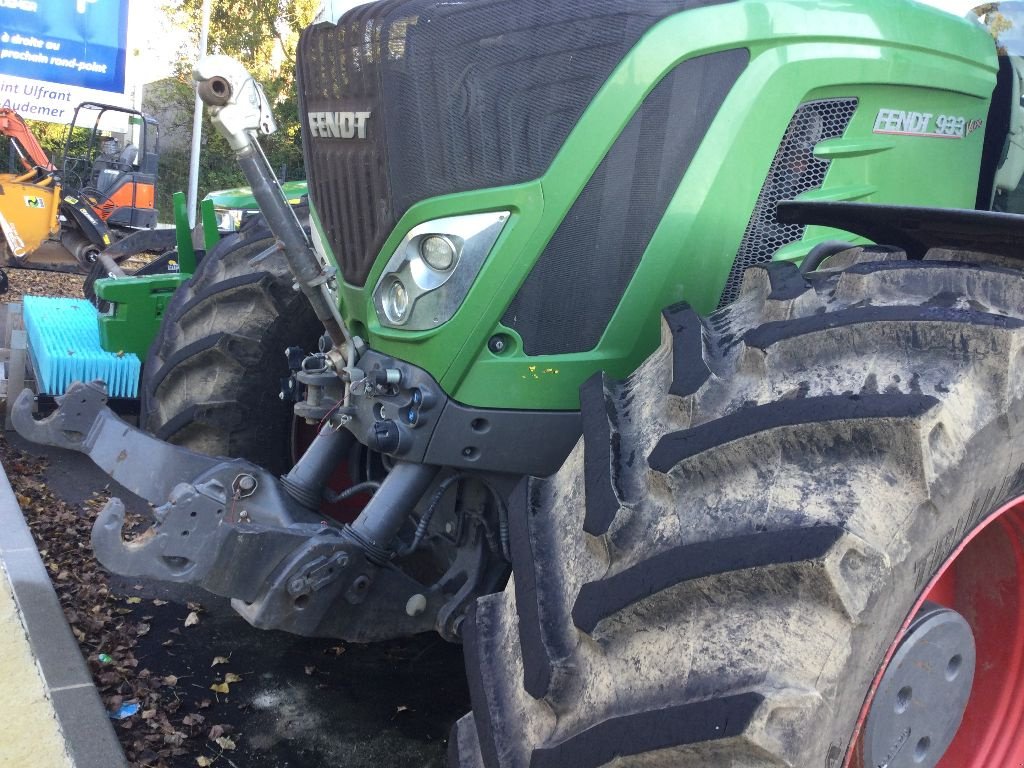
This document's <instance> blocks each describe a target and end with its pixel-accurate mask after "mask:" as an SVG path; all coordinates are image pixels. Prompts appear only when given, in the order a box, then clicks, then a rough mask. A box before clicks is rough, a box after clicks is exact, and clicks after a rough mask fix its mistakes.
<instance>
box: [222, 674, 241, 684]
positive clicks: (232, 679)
mask: <svg viewBox="0 0 1024 768" xmlns="http://www.w3.org/2000/svg"><path fill="white" fill-rule="evenodd" d="M224 682H225V683H240V682H242V678H241V676H239V675H236V674H235V673H234V672H228V673H227V674H226V675H224Z"/></svg>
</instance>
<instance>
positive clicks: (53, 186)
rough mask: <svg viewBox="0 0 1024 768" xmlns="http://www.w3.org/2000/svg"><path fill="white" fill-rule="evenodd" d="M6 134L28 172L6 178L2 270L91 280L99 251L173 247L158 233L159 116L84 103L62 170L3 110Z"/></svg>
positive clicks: (0, 207) (0, 201) (1, 126)
mask: <svg viewBox="0 0 1024 768" xmlns="http://www.w3.org/2000/svg"><path fill="white" fill-rule="evenodd" d="M76 129H84V130H76ZM84 131H88V133H87V134H85V135H83V134H84ZM0 135H2V136H6V137H8V138H9V139H10V145H11V148H12V150H11V151H12V154H13V155H14V156H15V157H16V159H17V162H18V163H19V164H20V165H21V166H22V170H23V172H21V173H0V192H2V194H0V230H2V233H3V238H2V240H0V264H3V265H6V266H9V267H21V268H27V269H43V270H50V271H57V272H78V273H83V274H84V273H88V272H89V270H90V269H91V268H92V265H93V263H94V262H95V261H96V255H97V254H98V253H99V252H101V251H104V250H106V249H108V248H109V247H111V246H112V245H114V244H115V243H118V244H119V245H122V243H121V241H124V240H127V238H129V237H130V238H131V239H132V240H131V243H124V244H123V245H126V246H128V247H120V248H119V249H118V251H119V254H121V256H120V257H121V258H124V257H125V255H130V254H131V253H138V252H142V251H151V250H155V251H159V250H163V249H165V245H166V246H168V247H169V246H170V245H172V244H173V240H172V236H171V235H170V234H167V233H165V232H164V231H163V230H155V227H156V223H157V213H156V181H157V165H158V162H159V125H158V123H157V121H156V120H155V119H153V118H152V117H150V116H148V115H144V114H143V113H141V112H139V111H137V110H134V109H127V108H124V107H117V106H113V105H109V104H98V103H94V102H84V103H82V104H80V105H79V106H78V107H77V108H76V109H75V114H74V117H73V119H72V123H71V125H70V126H69V128H68V134H67V138H66V140H65V142H64V151H63V157H62V158H61V160H60V163H59V165H54V163H53V162H52V161H51V160H50V158H48V157H47V156H46V152H45V151H44V150H43V148H42V146H41V145H40V143H39V141H38V139H37V138H36V137H35V135H34V134H33V133H32V130H31V129H30V128H29V127H28V125H27V124H26V123H25V121H24V120H23V119H22V118H21V116H20V115H18V114H17V113H15V112H13V111H12V110H9V109H3V110H0ZM164 241H167V242H166V243H165V242H164Z"/></svg>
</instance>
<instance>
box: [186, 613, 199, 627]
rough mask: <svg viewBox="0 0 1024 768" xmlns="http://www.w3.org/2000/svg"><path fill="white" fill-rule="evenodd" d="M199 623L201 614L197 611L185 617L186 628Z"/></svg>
mask: <svg viewBox="0 0 1024 768" xmlns="http://www.w3.org/2000/svg"><path fill="white" fill-rule="evenodd" d="M198 623H199V614H198V613H196V612H195V611H192V613H190V614H189V615H188V616H186V617H185V626H186V627H191V626H193V625H195V624H198Z"/></svg>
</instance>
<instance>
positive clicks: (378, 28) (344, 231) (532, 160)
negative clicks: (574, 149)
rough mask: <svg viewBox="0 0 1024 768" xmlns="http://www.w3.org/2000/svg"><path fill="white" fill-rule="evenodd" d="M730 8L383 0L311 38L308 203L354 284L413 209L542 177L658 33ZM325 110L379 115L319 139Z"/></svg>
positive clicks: (628, 2) (304, 70)
mask: <svg viewBox="0 0 1024 768" xmlns="http://www.w3.org/2000/svg"><path fill="white" fill-rule="evenodd" d="M730 1H731V0H564V1H563V2H552V1H551V0H458V1H453V0H381V2H377V3H373V4H372V5H367V6H361V7H358V8H355V9H353V10H352V11H350V12H348V13H347V14H345V15H344V16H343V17H342V18H341V20H340V21H339V22H338V24H336V25H335V24H330V23H324V24H318V25H316V26H313V27H310V28H309V29H307V30H306V31H305V32H304V33H303V35H302V39H301V40H300V42H299V51H298V77H299V93H300V99H301V114H302V115H303V131H304V136H303V148H304V152H305V161H306V174H307V178H308V179H309V194H310V199H311V200H312V202H313V205H314V207H315V208H316V211H317V214H318V216H319V217H320V221H321V223H322V224H323V226H324V229H325V234H326V236H327V240H328V242H329V244H330V247H331V248H332V250H333V251H334V254H335V256H336V258H337V259H338V262H339V265H340V267H341V270H342V272H343V274H344V277H345V280H346V281H347V282H348V283H350V284H353V285H363V284H364V283H365V282H366V277H367V275H368V274H369V271H370V268H371V266H372V264H373V261H374V260H375V258H376V256H377V253H378V251H379V250H380V247H381V246H382V245H383V243H384V240H385V239H386V238H387V237H388V235H389V234H390V233H391V231H392V229H393V228H394V226H395V224H396V223H397V222H398V219H399V218H400V217H401V216H402V215H403V214H404V213H405V212H406V211H407V210H408V209H409V208H410V207H411V206H412V205H414V204H415V203H417V202H419V201H421V200H425V199H427V198H430V197H435V196H437V195H443V194H451V193H455V192H464V191H469V190H474V189H483V188H487V187H496V186H505V185H509V184H516V183H521V182H524V181H530V180H533V179H536V178H538V177H540V176H541V175H542V174H543V173H544V172H545V170H547V168H548V166H549V165H550V164H551V161H552V160H553V159H554V156H555V154H556V153H557V152H558V150H559V148H560V147H561V146H562V144H563V143H564V142H565V139H566V137H567V136H568V135H569V132H570V131H571V130H572V128H573V127H574V126H575V125H576V123H577V122H578V121H579V118H580V116H581V115H582V113H583V111H584V110H585V109H586V107H587V105H588V104H589V103H590V101H591V100H592V99H593V97H594V95H595V94H596V93H597V90H598V89H599V88H600V87H601V85H602V84H604V83H605V82H606V81H607V80H608V77H609V75H610V74H611V72H612V70H613V69H614V68H615V66H616V65H617V64H618V63H619V62H620V61H621V60H622V58H623V57H624V56H625V55H626V53H627V52H628V51H629V50H630V49H631V48H632V47H633V46H634V45H635V44H636V43H637V41H638V40H639V39H640V37H641V36H642V35H643V34H644V33H645V32H646V31H647V30H648V29H650V27H651V26H652V25H654V24H655V23H657V22H658V21H660V20H661V19H663V18H665V17H667V16H669V15H672V14H674V13H678V12H681V11H685V10H688V9H691V8H696V7H700V6H706V5H716V4H719V3H725V2H730ZM320 112H324V113H328V114H329V115H332V116H335V115H337V113H342V114H344V113H353V112H364V113H365V112H369V113H370V117H369V118H368V119H367V120H366V123H365V128H366V131H365V137H363V138H359V137H358V136H356V137H353V138H342V137H340V136H338V137H328V138H325V137H323V136H322V135H316V136H314V135H312V131H311V130H310V123H309V122H308V121H309V114H310V113H320Z"/></svg>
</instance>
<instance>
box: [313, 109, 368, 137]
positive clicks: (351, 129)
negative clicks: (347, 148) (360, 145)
mask: <svg viewBox="0 0 1024 768" xmlns="http://www.w3.org/2000/svg"><path fill="white" fill-rule="evenodd" d="M369 119H370V113H369V112H310V113H309V128H310V130H311V131H312V132H313V135H314V136H319V137H320V138H322V139H356V138H359V139H365V138H366V123H367V122H368V121H369Z"/></svg>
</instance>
